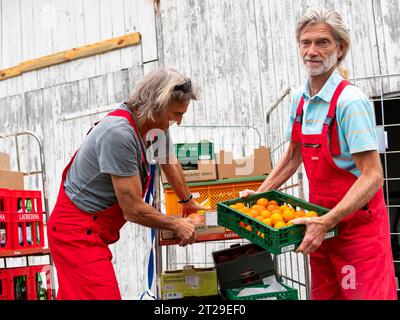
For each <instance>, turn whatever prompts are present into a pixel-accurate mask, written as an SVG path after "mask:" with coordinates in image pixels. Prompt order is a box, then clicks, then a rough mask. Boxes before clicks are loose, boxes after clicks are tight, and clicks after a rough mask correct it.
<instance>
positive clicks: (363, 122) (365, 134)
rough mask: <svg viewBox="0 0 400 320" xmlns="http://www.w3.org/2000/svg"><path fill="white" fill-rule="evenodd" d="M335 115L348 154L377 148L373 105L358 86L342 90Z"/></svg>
mask: <svg viewBox="0 0 400 320" xmlns="http://www.w3.org/2000/svg"><path fill="white" fill-rule="evenodd" d="M336 115H337V118H338V120H339V121H338V122H339V124H340V125H339V126H340V130H341V131H342V134H343V137H344V139H345V140H346V141H345V143H346V144H347V145H348V150H349V152H350V154H354V153H358V152H363V151H369V150H378V139H377V134H376V130H375V115H374V111H373V107H372V105H371V102H370V101H369V99H368V98H367V97H366V96H365V95H364V94H363V93H362V92H361V91H360V90H359V89H358V88H356V87H354V86H349V87H347V88H346V89H345V90H344V91H343V93H342V95H341V97H340V98H339V100H338V108H337V111H336ZM342 143H343V142H342Z"/></svg>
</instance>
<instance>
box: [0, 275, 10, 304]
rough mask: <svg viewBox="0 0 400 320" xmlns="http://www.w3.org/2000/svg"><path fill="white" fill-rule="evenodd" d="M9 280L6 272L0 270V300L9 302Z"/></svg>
mask: <svg viewBox="0 0 400 320" xmlns="http://www.w3.org/2000/svg"><path fill="white" fill-rule="evenodd" d="M9 294H10V290H9V280H8V272H7V270H0V300H9Z"/></svg>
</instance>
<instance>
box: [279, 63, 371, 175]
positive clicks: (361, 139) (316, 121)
mask: <svg viewBox="0 0 400 320" xmlns="http://www.w3.org/2000/svg"><path fill="white" fill-rule="evenodd" d="M342 80H343V78H342V76H341V75H340V73H339V71H338V70H335V71H334V72H333V73H332V75H331V76H330V78H329V79H328V81H327V82H326V83H325V85H324V87H323V88H322V89H321V90H320V92H318V93H317V94H316V95H315V96H314V97H310V82H309V81H307V83H306V86H305V87H302V88H300V89H298V90H296V92H295V93H294V95H293V96H292V100H291V106H290V108H291V109H290V121H289V124H288V127H287V129H286V133H285V138H286V139H287V140H288V141H290V140H291V135H292V126H293V122H294V119H295V117H296V110H297V107H298V105H299V103H300V98H301V97H302V96H303V97H304V107H303V125H302V132H303V134H305V135H307V134H319V133H321V132H322V126H323V123H324V121H325V119H326V116H327V114H328V110H329V104H330V102H331V100H332V97H333V94H334V92H335V89H336V87H337V86H338V85H339V83H340V82H341V81H342ZM336 120H337V123H338V132H339V141H340V151H341V154H340V156H338V157H333V160H334V161H335V163H336V165H337V166H338V167H340V168H342V169H345V170H348V171H351V172H352V173H353V174H355V175H356V176H359V175H360V171H359V170H358V169H357V167H356V165H355V163H354V161H353V158H352V156H351V155H352V154H354V153H358V152H363V151H368V150H378V139H377V134H376V131H375V115H374V110H373V107H372V104H371V103H370V101H369V99H368V98H367V96H365V94H363V93H362V92H361V91H360V90H359V89H358V88H357V87H355V86H347V87H346V88H345V89H344V90H343V92H342V94H341V95H340V97H339V100H338V103H337V108H336Z"/></svg>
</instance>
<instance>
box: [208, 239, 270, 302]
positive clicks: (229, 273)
mask: <svg viewBox="0 0 400 320" xmlns="http://www.w3.org/2000/svg"><path fill="white" fill-rule="evenodd" d="M212 257H213V260H214V263H215V267H216V269H217V276H218V284H219V289H220V291H221V294H222V295H224V291H225V290H226V289H232V288H242V287H245V286H250V285H257V284H263V283H264V282H263V281H264V279H266V278H268V277H270V276H273V275H275V270H274V263H273V260H272V256H271V254H270V253H268V252H267V251H266V250H264V249H263V248H261V247H259V246H257V245H255V244H252V243H250V244H246V245H240V244H237V245H233V246H231V248H229V249H225V250H219V251H214V252H213V253H212Z"/></svg>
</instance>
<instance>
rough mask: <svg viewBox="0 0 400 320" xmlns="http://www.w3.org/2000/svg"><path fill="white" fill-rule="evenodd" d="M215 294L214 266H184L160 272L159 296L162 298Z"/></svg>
mask: <svg viewBox="0 0 400 320" xmlns="http://www.w3.org/2000/svg"><path fill="white" fill-rule="evenodd" d="M217 294H218V283H217V272H216V271H215V268H194V266H185V267H184V268H183V269H181V270H173V271H165V272H163V273H162V274H161V296H162V299H163V300H169V299H180V298H184V297H205V296H214V295H217Z"/></svg>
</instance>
